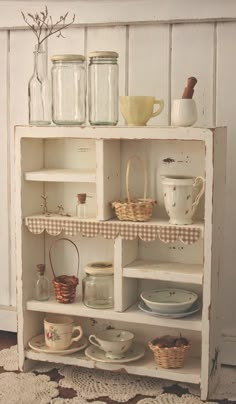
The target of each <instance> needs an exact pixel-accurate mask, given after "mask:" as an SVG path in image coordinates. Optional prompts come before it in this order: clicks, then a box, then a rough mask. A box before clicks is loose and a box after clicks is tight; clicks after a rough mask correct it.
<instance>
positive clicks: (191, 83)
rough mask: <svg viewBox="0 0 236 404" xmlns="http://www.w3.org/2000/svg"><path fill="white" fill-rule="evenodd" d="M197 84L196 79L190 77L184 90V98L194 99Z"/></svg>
mask: <svg viewBox="0 0 236 404" xmlns="http://www.w3.org/2000/svg"><path fill="white" fill-rule="evenodd" d="M196 84H197V79H196V77H189V78H188V80H187V86H186V87H185V89H184V92H183V95H182V98H188V99H191V98H192V97H193V93H194V87H195V85H196Z"/></svg>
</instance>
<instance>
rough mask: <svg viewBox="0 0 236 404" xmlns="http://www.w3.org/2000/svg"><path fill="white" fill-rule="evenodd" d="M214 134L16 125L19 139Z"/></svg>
mask: <svg viewBox="0 0 236 404" xmlns="http://www.w3.org/2000/svg"><path fill="white" fill-rule="evenodd" d="M216 132H217V130H216V129H214V128H196V127H194V128H193V127H191V128H188V127H186V128H185V127H174V126H163V127H161V126H154V125H153V126H151V125H148V126H135V127H130V126H109V128H108V127H107V126H55V125H51V126H45V127H44V128H42V127H41V126H17V127H16V134H17V136H19V137H21V138H42V139H53V138H54V139H58V138H64V137H66V138H70V137H71V138H74V139H76V138H77V139H104V140H106V139H109V140H114V139H124V140H127V139H134V140H141V139H145V140H147V139H157V140H158V139H160V140H162V139H163V140H176V139H178V140H188V141H189V140H197V141H204V142H205V141H207V140H208V139H211V138H212V137H213V136H214V134H215V133H216Z"/></svg>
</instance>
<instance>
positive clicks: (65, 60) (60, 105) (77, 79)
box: [51, 55, 86, 125]
mask: <svg viewBox="0 0 236 404" xmlns="http://www.w3.org/2000/svg"><path fill="white" fill-rule="evenodd" d="M51 60H52V62H53V66H52V120H53V122H54V123H55V124H57V125H82V124H83V123H84V122H85V110H86V69H85V57H84V56H82V55H55V56H52V58H51Z"/></svg>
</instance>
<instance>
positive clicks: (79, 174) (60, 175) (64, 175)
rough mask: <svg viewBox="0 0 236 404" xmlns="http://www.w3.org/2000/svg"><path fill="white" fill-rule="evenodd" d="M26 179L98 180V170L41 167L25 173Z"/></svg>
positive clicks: (55, 180) (91, 181)
mask: <svg viewBox="0 0 236 404" xmlns="http://www.w3.org/2000/svg"><path fill="white" fill-rule="evenodd" d="M25 180H26V181H43V182H87V183H95V182H96V172H95V171H94V170H78V169H68V168H66V169H53V168H51V169H47V168H44V169H41V170H37V171H28V172H26V173H25Z"/></svg>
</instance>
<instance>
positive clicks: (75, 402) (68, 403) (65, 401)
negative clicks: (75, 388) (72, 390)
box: [50, 397, 106, 404]
mask: <svg viewBox="0 0 236 404" xmlns="http://www.w3.org/2000/svg"><path fill="white" fill-rule="evenodd" d="M50 404H106V403H105V401H87V400H85V399H84V398H80V397H74V398H71V399H69V398H60V397H58V398H54V399H53V400H52V401H50Z"/></svg>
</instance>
